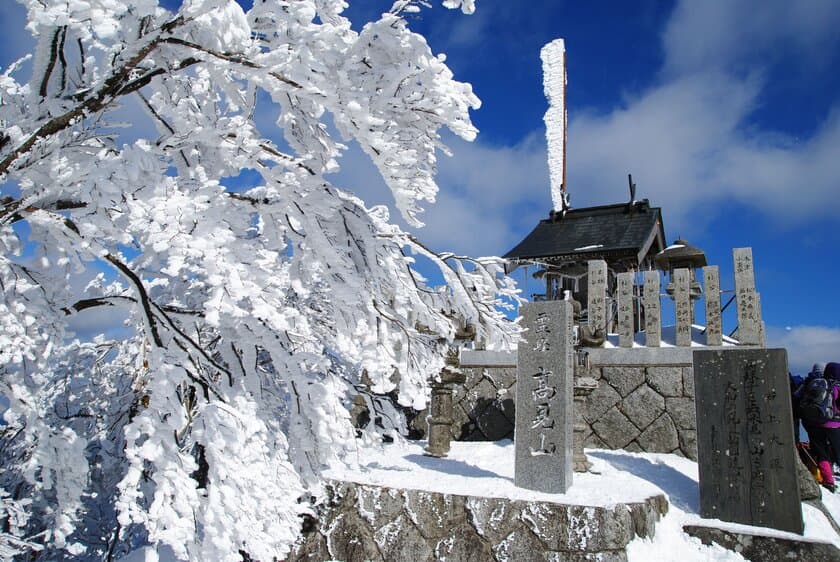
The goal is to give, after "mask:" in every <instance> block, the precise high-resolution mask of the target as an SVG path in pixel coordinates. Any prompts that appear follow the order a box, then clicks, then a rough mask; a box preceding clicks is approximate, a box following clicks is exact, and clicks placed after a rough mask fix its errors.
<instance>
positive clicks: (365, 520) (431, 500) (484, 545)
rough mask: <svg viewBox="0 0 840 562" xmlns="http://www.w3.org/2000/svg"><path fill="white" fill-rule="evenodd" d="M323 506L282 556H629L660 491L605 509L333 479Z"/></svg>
mask: <svg viewBox="0 0 840 562" xmlns="http://www.w3.org/2000/svg"><path fill="white" fill-rule="evenodd" d="M328 491H329V493H330V496H331V497H332V501H331V502H329V508H328V509H326V510H324V512H323V513H322V514H321V517H320V521H319V522H318V524H317V526H316V527H315V528H313V529H310V531H309V532H307V533H305V534H304V537H303V540H302V542H301V543H300V544H299V545H298V548H297V549H296V550H295V552H293V553H292V555H290V556H289V557H288V558H287V561H288V562H303V561H309V562H316V561H317V562H323V561H324V560H343V561H344V562H365V561H376V562H385V561H391V560H412V561H416V562H432V561H438V560H457V561H459V562H493V561H499V562H501V561H512V560H522V561H525V560H528V561H545V562H549V561H554V560H567V561H580V562H583V561H585V560H600V561H604V562H623V561H626V560H627V553H626V547H627V544H628V543H629V542H630V541H631V540H633V539H635V538H636V537H642V538H651V537H653V536H654V534H655V527H656V523H657V522H658V521H659V519H660V518H661V516H662V515H664V514H665V513H667V511H668V503H667V500H666V499H665V497H664V496H662V495H656V496H652V497H650V498H647V499H646V500H644V501H641V502H638V503H628V504H623V503H622V504H616V505H614V506H611V507H598V506H581V505H566V504H559V503H552V502H541V501H521V500H510V499H504V498H484V497H472V496H460V495H455V494H445V493H437V492H424V491H418V490H398V489H393V488H385V487H380V486H371V485H362V484H354V483H338V482H336V483H333V484H330V485H329V488H328Z"/></svg>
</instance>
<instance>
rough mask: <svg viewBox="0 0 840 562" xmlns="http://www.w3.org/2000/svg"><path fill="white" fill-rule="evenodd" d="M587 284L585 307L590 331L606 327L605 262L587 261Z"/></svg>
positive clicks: (593, 331)
mask: <svg viewBox="0 0 840 562" xmlns="http://www.w3.org/2000/svg"><path fill="white" fill-rule="evenodd" d="M588 278H589V285H588V289H587V291H588V297H587V304H586V306H587V308H588V310H589V329H590V330H592V333H593V334H594V333H596V332H597V331H598V330H604V333H605V334H606V329H607V262H605V261H604V260H592V261H590V262H589V275H588Z"/></svg>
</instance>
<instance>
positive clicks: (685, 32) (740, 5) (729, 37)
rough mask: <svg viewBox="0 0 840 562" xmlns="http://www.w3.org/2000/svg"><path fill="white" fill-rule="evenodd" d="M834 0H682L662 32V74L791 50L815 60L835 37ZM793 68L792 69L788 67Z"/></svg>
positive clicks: (774, 57)
mask: <svg viewBox="0 0 840 562" xmlns="http://www.w3.org/2000/svg"><path fill="white" fill-rule="evenodd" d="M838 26H840V10H838V9H837V2H836V0H809V1H808V2H791V1H790V0H764V1H762V2H761V3H759V4H757V3H756V2H754V1H751V0H705V1H703V2H697V1H689V0H682V1H680V2H678V3H677V6H676V7H675V8H674V12H673V13H672V15H671V18H670V19H669V21H668V25H667V26H666V29H665V33H664V36H663V44H664V47H665V53H666V56H667V59H666V63H665V71H666V73H667V74H674V73H676V74H683V73H686V72H694V71H698V70H704V69H707V68H709V67H710V66H711V67H718V68H722V67H726V66H731V65H736V66H737V65H742V64H754V63H756V62H761V63H762V64H767V63H769V62H777V61H778V59H779V58H780V57H781V56H782V54H783V53H785V52H792V53H793V54H794V55H796V56H797V57H799V58H800V59H801V60H802V64H805V65H811V64H817V65H819V64H820V61H825V60H827V58H826V56H825V54H826V53H827V52H830V51H831V49H833V48H834V46H835V45H836V44H837V43H838V42H840V35H838V33H837V28H838ZM791 71H792V72H796V71H797V69H795V68H793V69H791Z"/></svg>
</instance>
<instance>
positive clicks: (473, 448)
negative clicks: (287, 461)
mask: <svg viewBox="0 0 840 562" xmlns="http://www.w3.org/2000/svg"><path fill="white" fill-rule="evenodd" d="M423 444H424V443H421V442H406V443H395V444H391V445H385V446H384V447H382V448H379V447H371V448H367V447H361V446H360V448H359V449H358V451H357V458H356V460H357V462H358V466H357V467H355V468H347V467H340V468H339V467H335V468H333V469H331V470H330V471H328V472H327V473H326V474H325V476H326V477H327V478H330V479H335V480H345V481H351V482H357V483H360V484H372V485H377V486H386V487H390V488H406V489H413V490H426V491H430V492H443V493H450V494H459V495H470V496H481V497H498V498H508V499H516V500H540V501H555V502H559V503H567V504H578V505H594V506H609V505H614V504H616V503H619V502H623V503H629V502H634V501H640V500H643V499H645V498H647V497H650V496H651V495H653V494H658V493H660V492H662V493H664V494H665V495H666V496H667V497H668V501H669V504H670V505H669V509H668V514H667V515H666V516H665V517H664V518H663V519H662V520H661V521H660V522H659V523H658V524H657V526H656V536H655V537H654V538H652V539H636V540H634V541H633V542H631V543H630V544H629V545H628V547H627V553H628V558H629V560H630V562H653V561H666V560H667V561H673V560H674V559H675V558H676V557H679V559H680V562H695V561H726V560H743V558H742V557H741V556H740V555H738V554H735V553H734V552H731V551H728V550H725V549H723V548H721V547H719V546H717V545H712V546H704V545H703V544H702V543H701V542H700V541H699V539H695V538H692V537H689V536H688V535H686V534H684V533H683V532H682V527H683V525H687V524H699V525H707V526H709V525H712V526H716V527H721V528H724V529H730V530H733V531H743V532H748V533H755V534H762V535H771V536H777V537H786V538H791V539H794V540H801V539H802V537H800V536H799V535H795V534H792V533H786V532H782V531H777V530H775V529H767V528H760V527H749V526H747V525H738V524H734V523H725V522H722V521H716V520H709V519H701V517H700V515H699V511H700V495H699V488H698V480H697V463H695V462H693V461H691V460H688V459H685V458H683V457H678V456H676V455H666V454H655V453H629V452H626V451H608V450H601V449H591V450H587V455H588V457H589V460H590V461H591V462H592V465H593V467H592V470H593V473H592V474H577V473H576V474H575V475H574V484H573V485H572V487H571V488H570V489H569V490H568V492H567V493H565V494H544V493H540V492H534V491H531V490H525V489H522V488H517V487H516V486H514V484H513V466H514V446H513V442H511V441H500V442H454V443H452V449H451V451H450V453H449V455H448V457H447V458H443V459H438V458H434V457H428V456H425V455H424V454H423ZM823 502H824V503H825V505H826V507H827V508H828V510H829V511H830V512H831V513H832V514H833V515H834V517H835V519H839V520H840V496H839V495H834V494H829V493H827V492H824V493H823ZM802 515H803V519H804V520H805V533H804V537H805V538H806V539H811V540H819V541H824V542H831V543H833V544H835V545H837V546H838V547H840V536H838V535H837V534H836V533H835V532H834V530H833V529H832V527H831V525H830V524H829V522H828V520H827V519H826V517H825V516H824V515H823V514H822V513H821V512H820V511H819V510H817V509H816V508H813V507H811V506H808V505H803V506H802ZM143 554H144V551H143V550H141V551H136V552H134V553H132V554H131V555H130V556H128V557H126V558H124V559H123V560H122V562H141V561H143V560H144V558H143ZM170 560H173V561H174V558H172V557H171V553H170V552H168V551H167V552H166V553H164V552H161V556H160V561H161V562H168V561H170Z"/></svg>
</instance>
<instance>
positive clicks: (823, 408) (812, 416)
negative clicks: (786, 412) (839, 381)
mask: <svg viewBox="0 0 840 562" xmlns="http://www.w3.org/2000/svg"><path fill="white" fill-rule="evenodd" d="M833 388H834V385H833V384H832V382H831V381H829V380H826V379H824V378H813V379H808V380H807V381H805V383H804V384H803V385H802V388H800V390H799V392H798V394H799V401H798V402H799V403H798V408H797V410H798V413H799V417H800V418H802V419H803V420H805V421H807V422H810V423H815V424H816V423H823V422H827V421H832V420H840V417H838V415H837V412H836V411H835V409H834V394H833V393H832V389H833Z"/></svg>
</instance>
